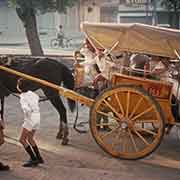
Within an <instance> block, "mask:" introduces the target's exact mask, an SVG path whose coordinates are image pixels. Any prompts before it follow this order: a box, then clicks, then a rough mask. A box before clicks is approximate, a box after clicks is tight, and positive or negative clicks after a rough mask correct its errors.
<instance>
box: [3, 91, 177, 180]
mask: <svg viewBox="0 0 180 180" xmlns="http://www.w3.org/2000/svg"><path fill="white" fill-rule="evenodd" d="M39 93H41V92H39ZM40 106H41V114H42V118H41V119H42V120H41V129H40V130H39V131H38V132H37V135H36V138H37V142H38V143H39V145H40V147H41V151H42V153H43V157H44V159H45V162H46V163H45V165H43V166H39V167H37V168H32V169H31V168H30V169H25V168H23V167H22V163H23V162H24V161H25V160H27V158H28V157H27V156H26V154H25V152H24V150H23V149H22V148H21V146H19V144H18V143H17V142H16V141H14V140H12V139H9V138H8V139H7V142H8V143H6V144H5V145H4V146H2V147H1V148H0V160H2V161H3V162H5V163H7V164H9V165H10V166H11V171H10V172H5V173H4V172H3V173H0V180H1V179H2V180H32V179H33V180H56V179H57V180H70V179H72V180H93V179H94V180H121V179H122V180H125V179H127V180H134V179H137V180H141V179H142V180H151V179H155V180H156V179H157V180H161V179H163V180H179V179H180V155H179V154H180V140H178V139H177V135H176V128H174V129H173V132H172V133H171V134H170V135H169V136H167V137H165V138H164V140H163V142H162V144H161V146H160V148H159V149H158V150H157V151H156V152H154V153H153V154H152V155H150V156H148V157H147V158H145V159H143V160H138V161H125V160H119V159H114V158H112V157H110V156H109V155H108V154H106V153H104V152H103V150H102V149H100V148H99V146H98V145H97V144H96V143H95V142H94V139H93V138H92V136H91V133H90V132H88V133H87V134H78V133H77V132H76V131H74V130H73V129H72V128H71V129H70V142H69V145H68V146H62V145H61V143H60V141H59V140H56V139H55V136H56V132H57V128H58V115H57V112H56V111H55V110H54V108H53V107H52V105H51V104H50V103H49V102H44V103H41V105H40ZM88 112H89V109H88V108H86V107H84V106H83V107H81V108H80V115H79V120H80V121H83V122H87V121H88V117H89V113H88ZM5 117H6V120H7V125H6V130H5V134H6V135H7V136H9V137H11V138H13V139H18V135H19V133H20V127H21V124H22V119H23V117H22V112H21V110H20V105H19V102H18V99H17V98H15V97H13V96H9V97H8V98H7V99H6V114H5ZM74 118H75V113H74V114H72V113H70V112H69V111H68V119H69V126H70V127H72V123H73V121H74ZM85 128H86V129H88V125H86V127H85Z"/></svg>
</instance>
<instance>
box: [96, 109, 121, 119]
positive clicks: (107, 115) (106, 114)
mask: <svg viewBox="0 0 180 180" xmlns="http://www.w3.org/2000/svg"><path fill="white" fill-rule="evenodd" d="M97 113H99V114H102V115H103V116H106V117H109V118H112V119H115V120H116V121H119V119H118V118H116V117H114V116H112V115H109V114H108V113H105V112H102V111H97Z"/></svg>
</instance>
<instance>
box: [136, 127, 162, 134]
mask: <svg viewBox="0 0 180 180" xmlns="http://www.w3.org/2000/svg"><path fill="white" fill-rule="evenodd" d="M136 130H137V131H144V132H147V133H149V134H152V135H153V136H157V135H158V134H157V133H155V132H154V131H151V130H149V129H145V128H139V127H138V128H137V129H136Z"/></svg>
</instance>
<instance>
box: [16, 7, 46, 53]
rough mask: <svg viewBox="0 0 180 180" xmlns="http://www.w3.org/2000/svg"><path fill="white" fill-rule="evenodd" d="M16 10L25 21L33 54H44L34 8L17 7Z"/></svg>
mask: <svg viewBox="0 0 180 180" xmlns="http://www.w3.org/2000/svg"><path fill="white" fill-rule="evenodd" d="M16 12H17V14H18V16H19V18H20V19H21V20H22V22H23V23H24V27H25V33H26V37H27V40H28V43H29V48H30V50H31V54H32V55H33V56H42V55H43V50H42V47H41V43H40V39H39V36H38V30H37V23H36V16H35V13H34V10H33V9H31V8H28V9H16Z"/></svg>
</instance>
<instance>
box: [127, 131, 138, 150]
mask: <svg viewBox="0 0 180 180" xmlns="http://www.w3.org/2000/svg"><path fill="white" fill-rule="evenodd" d="M128 133H129V136H130V138H131V141H132V143H133V147H134V149H135V151H136V152H138V148H137V145H136V142H135V139H134V138H133V135H132V133H131V130H130V129H128Z"/></svg>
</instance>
